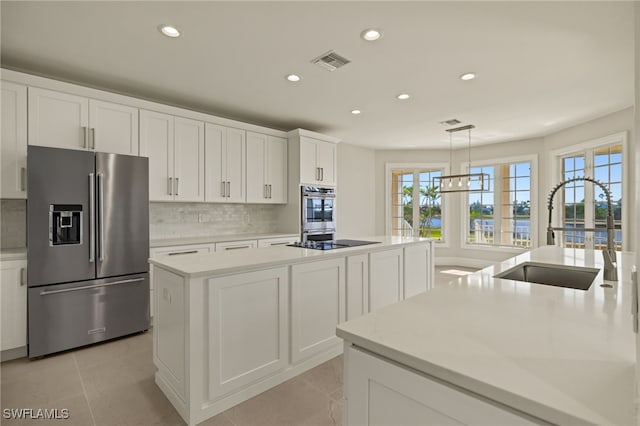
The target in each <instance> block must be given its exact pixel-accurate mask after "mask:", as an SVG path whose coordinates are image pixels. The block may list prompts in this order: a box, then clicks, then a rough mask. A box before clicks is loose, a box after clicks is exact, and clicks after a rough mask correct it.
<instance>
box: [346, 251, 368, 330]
mask: <svg viewBox="0 0 640 426" xmlns="http://www.w3.org/2000/svg"><path fill="white" fill-rule="evenodd" d="M368 300H369V256H368V255H366V254H358V255H354V256H347V303H346V306H347V321H351V320H352V319H354V318H357V317H359V316H362V315H364V314H366V313H367V312H369V306H367V304H368Z"/></svg>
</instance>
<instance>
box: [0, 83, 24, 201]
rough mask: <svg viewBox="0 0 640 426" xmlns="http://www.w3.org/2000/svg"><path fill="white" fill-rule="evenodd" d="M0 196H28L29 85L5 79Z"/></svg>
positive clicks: (3, 87)
mask: <svg viewBox="0 0 640 426" xmlns="http://www.w3.org/2000/svg"><path fill="white" fill-rule="evenodd" d="M0 84H1V89H2V126H1V127H2V140H1V141H0V147H1V149H2V155H1V156H0V161H2V171H1V173H2V174H1V175H0V179H1V180H2V182H1V183H0V198H27V87H26V86H22V85H20V84H15V83H11V82H8V81H2V82H1V83H0Z"/></svg>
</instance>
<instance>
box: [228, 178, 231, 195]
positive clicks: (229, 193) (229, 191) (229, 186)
mask: <svg viewBox="0 0 640 426" xmlns="http://www.w3.org/2000/svg"><path fill="white" fill-rule="evenodd" d="M229 197H231V182H229V181H227V198H229Z"/></svg>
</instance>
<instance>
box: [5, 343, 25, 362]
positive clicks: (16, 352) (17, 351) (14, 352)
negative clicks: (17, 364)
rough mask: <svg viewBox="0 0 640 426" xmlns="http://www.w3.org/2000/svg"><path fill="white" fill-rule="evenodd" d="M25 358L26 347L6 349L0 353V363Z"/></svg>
mask: <svg viewBox="0 0 640 426" xmlns="http://www.w3.org/2000/svg"><path fill="white" fill-rule="evenodd" d="M26 356H27V347H26V346H21V347H19V348H13V349H7V350H6V351H2V352H0V362H5V361H11V360H12V359H18V358H24V357H26Z"/></svg>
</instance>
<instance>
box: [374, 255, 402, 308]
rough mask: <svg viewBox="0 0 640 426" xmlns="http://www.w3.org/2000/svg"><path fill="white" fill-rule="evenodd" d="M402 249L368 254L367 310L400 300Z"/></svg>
mask: <svg viewBox="0 0 640 426" xmlns="http://www.w3.org/2000/svg"><path fill="white" fill-rule="evenodd" d="M403 271H404V265H403V262H402V249H401V248H399V249H393V250H385V251H378V252H373V253H371V254H369V272H370V274H369V311H374V310H376V309H378V308H381V307H383V306H386V305H390V304H392V303H396V302H399V301H400V300H402V286H403Z"/></svg>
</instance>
